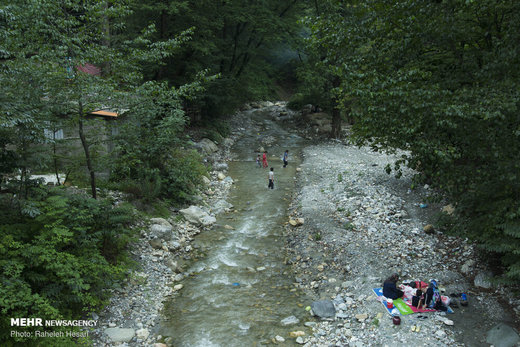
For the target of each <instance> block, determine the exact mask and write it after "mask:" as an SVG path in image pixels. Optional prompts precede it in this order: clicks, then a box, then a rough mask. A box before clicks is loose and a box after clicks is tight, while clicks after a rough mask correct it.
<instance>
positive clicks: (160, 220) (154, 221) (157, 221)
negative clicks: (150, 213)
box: [150, 218, 172, 227]
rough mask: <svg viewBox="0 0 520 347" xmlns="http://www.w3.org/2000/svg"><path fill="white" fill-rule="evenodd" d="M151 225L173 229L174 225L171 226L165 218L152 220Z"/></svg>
mask: <svg viewBox="0 0 520 347" xmlns="http://www.w3.org/2000/svg"><path fill="white" fill-rule="evenodd" d="M150 223H151V224H159V225H164V226H167V227H171V226H172V225H171V224H170V222H168V221H167V220H166V219H164V218H151V219H150Z"/></svg>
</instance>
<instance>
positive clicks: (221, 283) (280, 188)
mask: <svg viewBox="0 0 520 347" xmlns="http://www.w3.org/2000/svg"><path fill="white" fill-rule="evenodd" d="M246 112H247V113H246V114H247V115H248V116H250V117H252V118H253V119H254V124H256V125H257V126H254V127H252V128H251V129H246V130H245V133H244V136H243V137H242V138H241V139H240V140H238V141H237V143H236V144H235V146H234V150H233V154H234V157H235V160H234V161H232V162H230V163H229V171H228V175H229V176H231V177H232V178H233V180H234V185H233V187H232V189H231V191H230V196H229V199H228V201H229V202H230V203H231V204H233V205H234V209H235V210H236V212H232V213H227V214H226V213H224V214H222V215H220V216H219V217H218V218H217V224H216V225H215V227H213V228H212V229H211V230H208V231H205V232H203V233H201V234H200V235H199V236H197V239H196V240H195V244H196V245H197V246H198V247H199V248H200V249H202V250H205V251H206V256H205V257H203V258H202V259H199V260H197V261H194V262H192V263H191V264H189V269H188V272H192V273H194V275H192V276H189V277H188V278H186V279H185V280H184V281H183V282H182V284H183V285H184V288H183V289H182V290H181V291H180V293H179V295H178V296H176V297H175V298H173V299H172V300H171V301H170V302H168V303H167V304H166V306H165V309H164V312H163V315H164V319H163V322H162V323H161V328H160V333H161V334H162V335H163V336H171V337H172V338H173V343H174V346H205V347H207V346H258V345H263V344H267V343H270V341H271V340H272V339H273V338H274V337H275V336H276V335H280V336H282V337H284V338H285V339H286V345H288V344H291V343H294V339H290V338H289V336H288V333H289V331H293V330H306V332H307V333H308V332H309V331H308V328H305V327H304V326H303V321H302V318H303V317H304V316H306V315H307V312H305V310H304V307H305V306H306V305H308V304H309V301H308V300H306V299H305V297H304V296H303V294H302V293H301V292H299V291H297V290H295V289H294V288H295V287H294V285H293V283H294V282H295V280H294V277H293V275H292V272H291V269H290V267H289V266H288V265H286V264H285V263H284V256H285V251H284V248H283V247H284V243H285V242H284V236H283V225H284V223H285V222H286V221H287V215H286V213H287V207H288V204H289V202H290V195H291V194H292V192H293V191H294V188H295V173H296V170H295V168H296V166H297V165H299V161H300V151H301V149H302V147H303V145H304V141H303V140H302V139H301V138H300V137H298V136H295V135H291V134H290V133H289V132H288V131H286V130H285V129H283V128H281V127H280V126H279V125H277V124H275V123H274V122H272V121H270V120H269V118H268V112H269V111H268V110H266V109H261V110H252V111H246ZM271 136H272V137H273V138H274V142H273V143H272V145H264V147H265V148H266V149H267V150H268V151H269V153H268V161H269V167H273V168H274V174H275V189H274V190H271V189H268V188H267V183H268V179H267V175H268V169H264V168H259V167H258V166H257V165H256V162H255V160H256V152H255V150H256V148H258V147H259V146H260V145H261V141H262V139H265V138H266V137H271ZM286 149H288V150H289V154H290V157H289V165H288V167H287V168H282V161H281V159H280V157H281V155H282V154H283V152H284V151H285V150H286ZM230 227H231V228H232V229H231V228H230ZM291 315H294V316H296V317H297V318H299V319H300V323H299V324H297V325H293V326H290V327H284V326H282V325H281V323H280V321H281V320H282V319H284V318H286V317H288V316H291Z"/></svg>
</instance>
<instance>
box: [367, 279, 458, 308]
mask: <svg viewBox="0 0 520 347" xmlns="http://www.w3.org/2000/svg"><path fill="white" fill-rule="evenodd" d="M398 288H399V289H397V288H396V290H397V292H398V294H397V295H398V296H399V297H398V298H396V299H390V298H387V297H385V296H384V294H383V292H384V291H385V292H388V290H384V289H383V288H374V289H373V291H374V293H375V294H376V295H377V297H378V298H377V299H378V300H379V301H380V302H381V303H382V304H383V305H384V306H385V308H386V309H387V311H388V313H389V314H391V315H396V314H402V315H408V314H412V313H418V312H435V311H444V312H447V313H453V310H452V309H451V308H450V306H449V305H450V301H451V300H450V298H449V297H448V296H444V295H441V293H440V291H439V288H438V286H437V281H435V280H431V281H430V283H429V284H427V283H425V282H422V281H412V282H409V283H407V284H401V285H399V286H398Z"/></svg>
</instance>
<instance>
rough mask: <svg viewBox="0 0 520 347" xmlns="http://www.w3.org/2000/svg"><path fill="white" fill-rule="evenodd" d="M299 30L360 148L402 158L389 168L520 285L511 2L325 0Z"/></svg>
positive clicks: (516, 23) (519, 144)
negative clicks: (446, 209) (431, 197)
mask: <svg viewBox="0 0 520 347" xmlns="http://www.w3.org/2000/svg"><path fill="white" fill-rule="evenodd" d="M308 22H309V23H310V25H311V29H312V37H311V39H310V40H309V44H310V45H311V46H313V47H320V49H321V52H322V54H323V56H324V60H325V61H333V62H334V64H330V65H329V66H328V67H329V70H330V73H331V74H334V75H336V76H340V78H341V86H340V87H339V89H338V93H339V95H340V98H341V102H342V104H343V109H344V110H345V111H346V112H352V115H353V116H354V117H355V120H356V123H355V125H354V130H355V134H356V140H357V142H358V143H359V144H361V143H368V144H370V145H371V146H372V147H373V148H375V149H381V150H390V151H392V150H393V149H403V150H405V151H406V152H405V153H406V154H404V155H403V156H402V159H401V160H399V161H398V162H397V163H396V165H395V167H394V168H393V169H395V170H397V172H399V168H400V165H404V164H405V165H408V166H409V167H411V168H413V169H417V170H418V171H419V172H420V177H418V179H419V180H420V181H422V182H427V183H430V184H433V185H434V186H435V187H438V188H440V189H442V191H443V192H445V193H446V194H447V196H448V197H449V198H450V199H451V200H452V201H454V202H455V203H456V207H457V213H458V217H459V221H460V222H462V224H458V227H459V228H460V229H459V230H458V231H459V232H461V233H463V232H466V233H467V234H468V235H470V236H472V237H473V238H474V239H476V240H477V241H478V242H479V244H480V245H481V246H482V247H483V248H484V249H485V250H487V251H490V252H493V253H494V254H497V255H498V256H499V257H500V258H501V259H502V261H503V264H504V265H505V266H506V270H505V272H504V274H503V278H504V279H505V280H508V281H518V280H520V200H519V197H520V183H519V179H518V172H519V168H520V167H519V166H520V139H519V135H520V118H519V112H518V107H519V101H520V88H519V71H520V70H519V67H520V66H519V60H518V56H519V53H520V52H519V49H520V47H519V46H518V40H519V38H520V30H519V29H520V4H519V3H518V2H516V1H494V0H482V1H467V0H456V1H442V0H438V1H411V0H400V1H392V2H387V1H379V0H368V1H357V0H352V1H326V2H324V4H323V7H322V12H321V14H320V15H319V16H315V17H313V18H311V19H310V20H309V21H308ZM388 169H389V170H391V169H392V168H388Z"/></svg>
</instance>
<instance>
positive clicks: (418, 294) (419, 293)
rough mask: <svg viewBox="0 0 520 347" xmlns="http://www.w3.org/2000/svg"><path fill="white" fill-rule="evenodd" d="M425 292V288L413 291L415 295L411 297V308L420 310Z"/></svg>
mask: <svg viewBox="0 0 520 347" xmlns="http://www.w3.org/2000/svg"><path fill="white" fill-rule="evenodd" d="M425 292H426V287H421V289H417V290H416V291H415V295H414V296H412V306H414V307H417V308H421V306H423V304H424V293H425Z"/></svg>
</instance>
